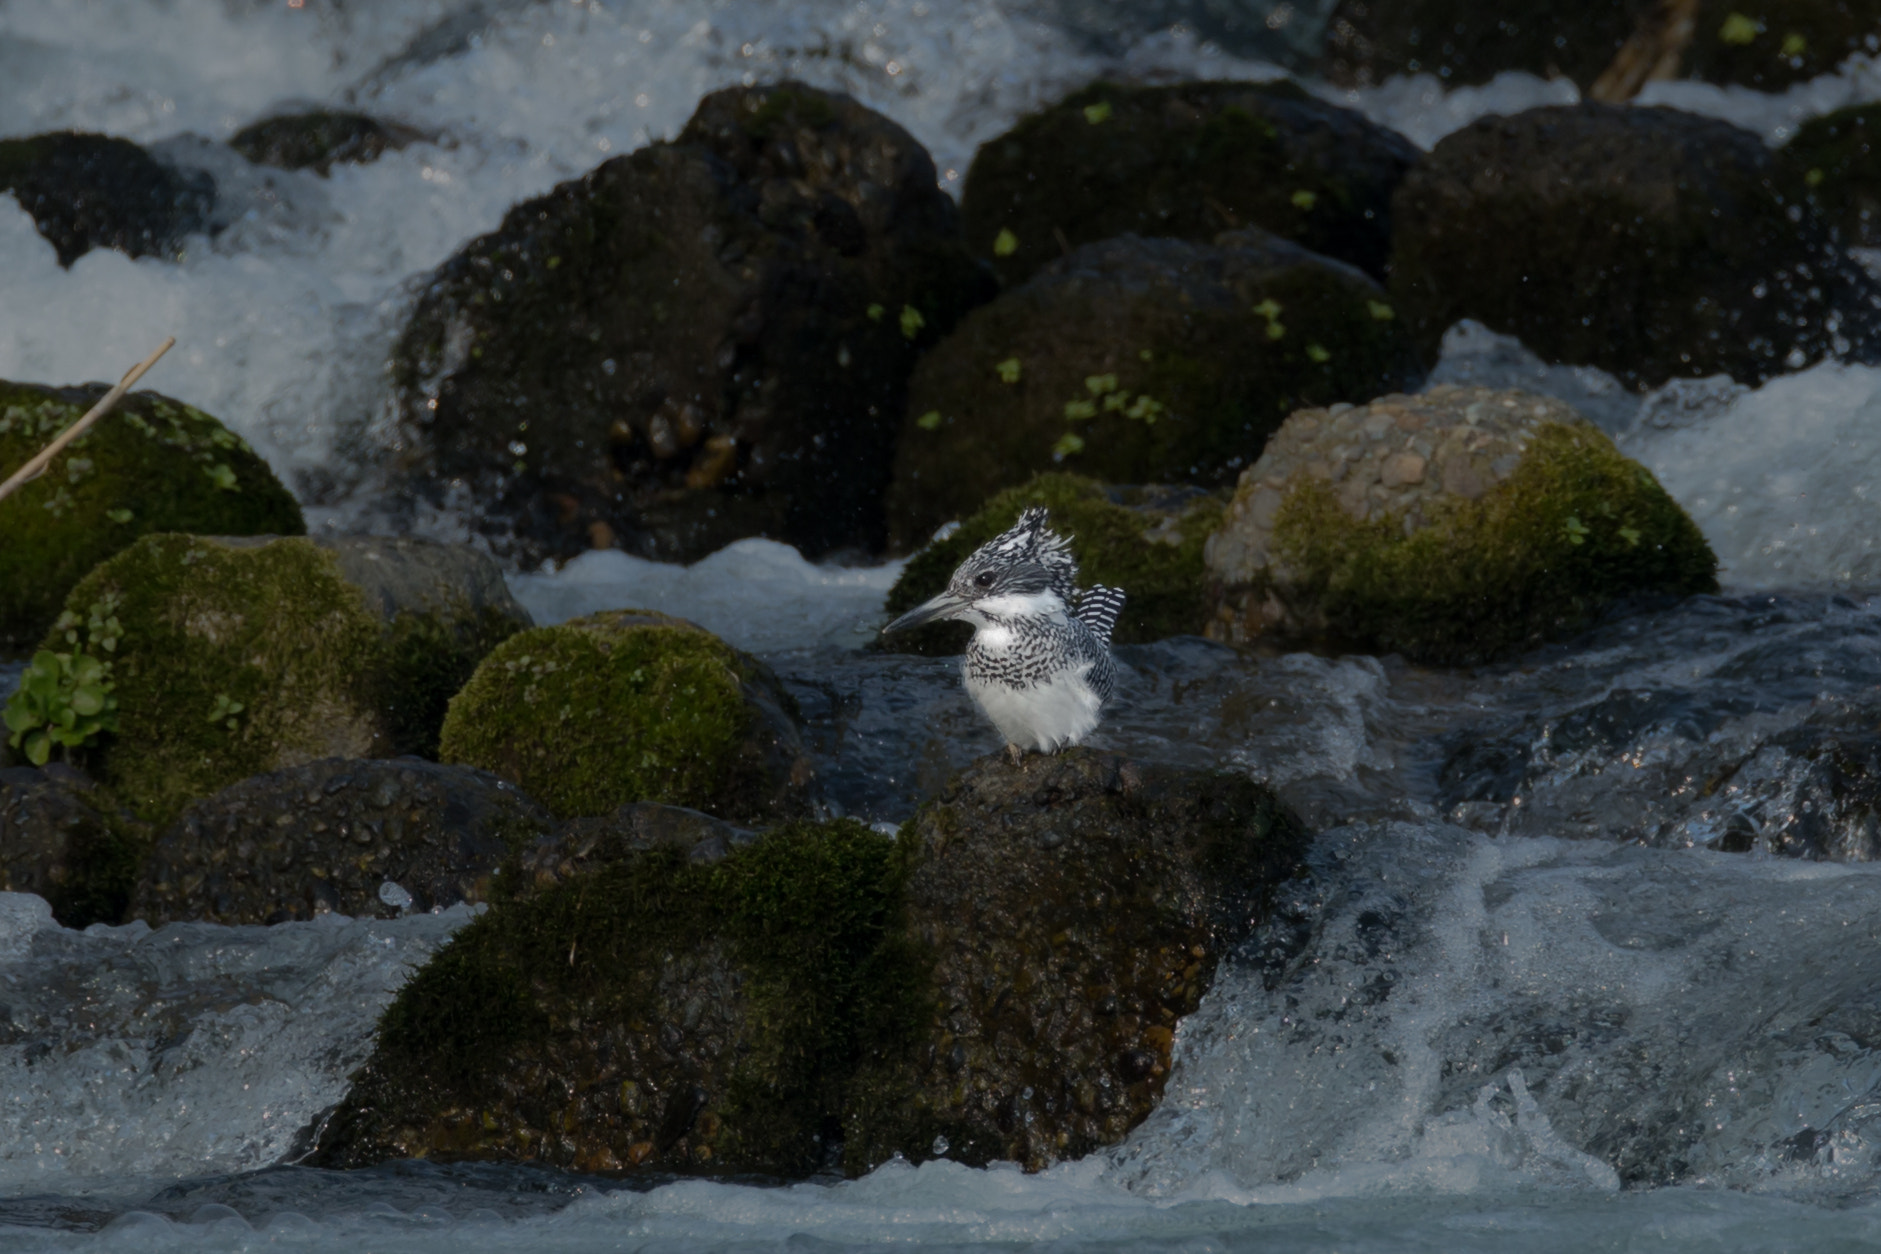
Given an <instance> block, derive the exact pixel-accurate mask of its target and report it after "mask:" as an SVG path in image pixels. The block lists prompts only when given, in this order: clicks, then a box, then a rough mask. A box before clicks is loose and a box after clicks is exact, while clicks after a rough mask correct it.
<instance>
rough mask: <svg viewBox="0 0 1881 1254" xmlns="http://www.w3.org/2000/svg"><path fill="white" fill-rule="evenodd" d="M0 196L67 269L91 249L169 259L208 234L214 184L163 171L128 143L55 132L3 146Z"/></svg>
mask: <svg viewBox="0 0 1881 1254" xmlns="http://www.w3.org/2000/svg"><path fill="white" fill-rule="evenodd" d="M0 192H12V193H13V195H14V198H15V199H17V200H18V201H19V202H20V207H21V208H22V209H24V210H26V212H28V213H30V214H32V215H33V222H34V224H35V225H37V226H38V228H39V233H40V234H41V235H43V236H45V237H46V239H47V240H49V241H50V242H51V244H52V247H53V250H54V251H55V252H56V253H57V254H58V257H59V264H60V265H62V266H70V265H71V264H72V263H73V262H74V261H77V260H78V259H79V258H80V257H82V256H84V255H85V254H86V253H88V252H90V251H91V250H92V249H94V248H114V249H116V250H117V251H119V252H121V253H127V254H129V255H130V256H132V257H144V256H150V255H153V254H154V255H157V256H171V255H174V254H175V253H176V251H177V250H178V248H179V247H180V246H181V244H182V241H183V237H184V236H185V235H187V234H189V233H190V232H192V231H202V230H206V229H208V226H209V216H210V211H211V210H212V209H214V207H215V200H216V188H215V181H214V180H213V179H211V178H210V177H209V176H208V175H207V174H204V173H202V172H200V171H184V170H178V169H176V168H174V167H172V166H168V165H164V164H163V163H162V162H160V161H158V160H156V159H155V158H154V157H152V156H151V155H150V154H149V153H147V152H145V151H144V150H143V149H142V148H140V147H138V146H137V145H136V144H134V143H132V142H131V141H130V140H128V139H118V138H116V137H114V136H109V135H91V134H85V133H83V132H79V131H54V132H49V133H47V134H44V135H31V136H28V137H26V138H24V139H0Z"/></svg>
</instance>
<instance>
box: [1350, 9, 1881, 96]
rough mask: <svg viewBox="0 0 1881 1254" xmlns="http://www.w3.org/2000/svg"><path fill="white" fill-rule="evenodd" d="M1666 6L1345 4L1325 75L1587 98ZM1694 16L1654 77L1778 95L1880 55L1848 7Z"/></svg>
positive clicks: (1873, 28) (1871, 30) (1872, 30)
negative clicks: (1557, 85) (1522, 87)
mask: <svg viewBox="0 0 1881 1254" xmlns="http://www.w3.org/2000/svg"><path fill="white" fill-rule="evenodd" d="M1662 8H1663V5H1662V4H1661V3H1660V0H1542V2H1541V3H1534V4H1527V5H1523V6H1522V8H1521V9H1520V10H1519V11H1516V10H1511V9H1510V8H1509V6H1507V5H1501V4H1494V3H1488V2H1486V0H1340V3H1339V4H1338V7H1337V8H1335V9H1334V10H1333V14H1332V19H1331V22H1330V23H1329V25H1328V27H1327V35H1326V51H1325V54H1324V57H1323V60H1322V61H1321V69H1322V72H1323V73H1325V74H1326V76H1327V77H1328V78H1330V79H1332V80H1333V81H1334V82H1337V83H1343V84H1351V85H1359V84H1371V83H1381V82H1383V81H1384V80H1385V79H1387V78H1389V77H1391V76H1392V75H1393V74H1418V73H1423V74H1432V75H1435V76H1436V77H1437V78H1438V79H1440V80H1442V82H1443V83H1444V84H1445V86H1455V85H1462V84H1465V83H1486V82H1488V81H1489V80H1490V79H1492V78H1494V77H1495V76H1496V75H1497V74H1500V73H1502V72H1503V71H1506V70H1521V71H1525V72H1527V73H1529V74H1535V75H1538V76H1541V77H1543V78H1556V77H1566V78H1570V79H1572V80H1573V81H1574V83H1575V85H1576V86H1578V87H1579V88H1581V90H1582V91H1583V92H1584V91H1586V89H1587V88H1588V87H1589V86H1590V85H1592V84H1593V82H1594V81H1595V80H1596V79H1598V78H1599V77H1600V75H1601V72H1602V71H1603V70H1605V69H1606V68H1607V67H1608V66H1609V65H1611V64H1612V63H1613V61H1614V58H1615V57H1616V56H1617V55H1618V54H1619V52H1620V49H1621V46H1622V45H1624V44H1625V43H1626V42H1627V40H1628V39H1629V38H1632V37H1633V35H1634V34H1635V32H1637V31H1639V30H1641V28H1642V27H1643V26H1645V25H1647V24H1649V23H1652V22H1653V21H1654V20H1655V18H1658V17H1659V11H1660V10H1661V9H1662ZM1692 9H1693V10H1694V12H1693V14H1692V24H1691V29H1690V34H1689V38H1688V39H1687V40H1685V41H1675V43H1677V51H1676V55H1674V56H1673V57H1672V58H1671V59H1670V62H1669V64H1668V65H1666V66H1665V67H1664V68H1663V69H1660V70H1659V72H1658V73H1656V74H1655V75H1654V77H1659V78H1694V79H1700V80H1703V81H1705V82H1709V83H1738V84H1742V85H1744V86H1747V87H1755V88H1758V89H1760V90H1763V91H1780V90H1782V89H1783V88H1785V87H1788V86H1790V85H1791V84H1792V83H1800V82H1805V81H1807V80H1809V79H1812V78H1815V77H1817V76H1818V75H1822V74H1828V73H1830V72H1832V71H1833V70H1834V69H1835V67H1836V66H1837V65H1838V64H1840V63H1841V62H1842V61H1843V60H1845V59H1846V58H1847V57H1848V56H1850V55H1851V54H1854V53H1861V52H1867V53H1873V52H1875V51H1877V50H1878V49H1881V18H1878V17H1877V15H1876V13H1875V11H1874V8H1873V6H1872V5H1869V4H1864V3H1856V2H1851V0H1700V2H1699V3H1697V4H1695V5H1693V6H1692ZM1661 20H1662V19H1661Z"/></svg>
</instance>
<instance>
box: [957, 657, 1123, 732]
mask: <svg viewBox="0 0 1881 1254" xmlns="http://www.w3.org/2000/svg"><path fill="white" fill-rule="evenodd" d="M1090 670H1091V664H1090V663H1089V662H1086V663H1084V664H1083V665H1081V666H1077V667H1073V668H1071V669H1068V670H1063V671H1059V672H1058V673H1056V674H1054V675H1052V676H1051V677H1050V678H1049V679H1047V680H1044V681H1043V682H1040V683H1037V684H1033V685H1030V686H1027V687H1024V688H1014V687H1012V686H1011V685H1009V684H1003V683H998V682H991V683H989V682H987V681H985V680H976V679H975V678H974V677H973V676H972V675H968V676H967V677H966V678H967V694H968V695H969V696H971V697H972V698H973V700H974V703H975V704H976V705H978V706H979V707H980V709H981V710H983V711H985V713H986V717H987V718H989V719H991V720H993V726H995V727H997V728H999V731H1000V734H1001V735H1003V736H1005V738H1006V742H1007V743H1008V744H1015V745H1018V746H1019V747H1020V748H1022V749H1037V750H1040V751H1042V752H1044V753H1052V752H1055V751H1056V750H1058V749H1060V748H1062V747H1064V746H1065V745H1075V744H1077V743H1078V741H1080V740H1082V739H1083V738H1084V737H1085V736H1086V735H1087V734H1088V733H1089V732H1090V730H1091V729H1092V728H1093V727H1096V726H1097V714H1098V708H1099V707H1100V706H1101V705H1102V704H1103V701H1102V700H1101V699H1100V698H1099V697H1098V695H1097V694H1096V693H1095V692H1093V691H1091V686H1090V685H1089V684H1087V683H1085V682H1084V677H1085V676H1086V675H1088V674H1089V673H1090Z"/></svg>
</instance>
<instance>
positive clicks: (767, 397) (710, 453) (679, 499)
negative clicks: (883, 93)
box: [393, 84, 994, 564]
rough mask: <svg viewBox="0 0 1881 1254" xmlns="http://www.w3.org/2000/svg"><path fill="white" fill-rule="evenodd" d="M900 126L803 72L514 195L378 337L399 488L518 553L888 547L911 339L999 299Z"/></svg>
mask: <svg viewBox="0 0 1881 1254" xmlns="http://www.w3.org/2000/svg"><path fill="white" fill-rule="evenodd" d="M993 283H994V280H993V279H992V276H991V275H990V274H988V273H987V272H986V271H985V270H984V268H982V267H981V266H980V265H979V264H978V263H976V262H974V261H973V260H972V259H971V258H970V257H969V256H968V254H967V252H966V249H965V247H964V245H962V244H961V242H960V239H959V234H958V227H957V225H956V221H955V212H954V208H953V203H952V202H951V201H950V200H949V199H948V198H947V196H946V195H945V194H944V193H942V192H941V191H940V190H939V188H938V187H937V186H936V184H935V173H934V165H933V162H932V160H931V159H930V158H929V157H928V155H927V153H926V152H925V151H924V150H923V149H922V148H921V146H920V145H919V144H918V143H917V142H916V141H915V140H914V138H913V137H912V136H910V135H909V134H908V133H907V132H906V131H904V130H902V129H901V128H900V127H898V126H896V125H895V124H893V123H892V122H889V121H888V120H887V119H886V118H883V117H882V116H881V115H879V114H876V113H874V112H872V111H870V110H868V109H865V108H863V107H862V106H861V105H858V104H857V103H855V102H854V101H853V100H850V99H848V98H847V97H845V96H838V95H831V94H828V93H824V92H821V91H817V90H814V89H812V88H808V87H803V86H800V85H795V84H781V85H777V86H772V87H761V88H732V89H728V90H726V91H721V92H717V93H714V94H713V95H711V96H708V97H706V99H705V100H704V101H703V102H702V103H701V104H700V106H699V109H698V112H697V113H696V114H695V115H694V117H693V119H692V121H691V122H689V123H688V124H687V126H686V129H685V130H684V132H683V133H682V134H681V135H680V137H679V139H678V140H677V141H676V142H674V143H672V144H657V145H654V146H652V147H649V148H645V149H642V150H641V151H639V152H636V153H633V154H631V155H628V156H623V157H617V158H615V159H613V160H611V161H608V162H606V163H604V164H603V165H601V166H599V167H597V168H596V169H594V170H593V171H590V172H589V173H588V174H587V175H585V176H584V177H582V178H580V179H577V180H574V181H572V182H569V183H564V184H562V185H561V186H560V187H558V188H556V189H555V190H554V191H552V192H550V193H549V194H548V195H547V196H544V197H541V198H538V199H536V200H532V201H529V202H527V203H525V204H522V205H518V206H517V207H516V208H515V209H513V210H511V211H510V213H509V214H508V215H507V216H506V217H505V219H504V222H503V225H502V226H501V227H500V228H499V229H498V230H497V231H495V232H494V233H492V234H490V235H487V236H484V237H482V238H481V239H478V240H475V241H473V242H472V243H470V244H469V245H468V246H467V247H466V248H464V249H463V251H461V252H460V253H458V255H457V256H455V257H453V258H452V259H451V260H449V261H447V262H446V263H445V264H444V265H443V266H442V267H441V268H440V269H439V270H438V271H437V272H436V273H435V274H434V275H433V276H432V280H431V283H430V284H429V286H428V287H427V288H426V290H425V293H424V295H423V297H422V298H421V299H420V301H419V303H418V307H417V309H416V310H415V312H414V313H413V314H412V317H411V319H410V321H409V322H408V324H407V325H406V327H405V330H404V332H403V334H402V335H401V337H400V339H399V342H398V345H397V347H396V349H395V351H394V355H393V356H394V381H395V384H396V392H397V406H398V416H399V421H400V424H401V428H402V430H403V431H404V433H405V437H406V440H407V442H408V448H407V454H406V458H405V462H404V465H403V467H402V469H401V470H400V472H399V473H400V474H401V476H402V477H403V481H404V482H405V483H406V484H407V485H408V486H409V488H410V490H411V491H412V492H413V493H415V494H416V495H417V496H418V497H420V498H425V499H437V500H443V499H445V498H447V497H449V498H451V499H454V500H462V501H465V502H474V503H475V507H476V509H477V510H478V511H479V526H480V527H481V529H482V530H483V531H484V532H485V533H486V534H487V535H488V536H489V537H490V539H491V540H492V542H493V543H494V544H495V545H496V546H497V547H498V548H499V550H501V551H504V552H506V553H509V554H511V555H513V556H515V557H516V558H517V559H519V560H521V561H522V562H524V563H526V564H533V563H534V562H537V561H540V560H542V559H543V558H546V557H567V556H570V555H572V554H574V553H577V552H580V551H582V550H584V549H587V548H590V547H610V546H614V545H618V546H619V547H622V548H625V549H628V550H629V551H631V552H634V553H638V554H640V555H642V556H647V557H657V558H662V559H666V560H692V559H695V558H698V557H701V556H704V555H705V554H707V553H710V552H712V551H714V550H716V549H718V548H719V547H721V546H723V545H724V544H726V543H728V542H730V541H732V540H735V539H738V538H740V537H744V536H752V535H766V536H770V537H772V538H775V539H779V540H783V541H786V542H788V543H791V544H795V545H797V546H798V547H800V548H802V549H803V550H804V551H805V552H807V553H809V554H812V555H815V554H819V553H823V552H826V551H828V550H830V549H833V548H839V547H845V546H860V547H863V548H868V549H878V548H880V547H881V545H882V542H883V538H884V528H883V521H882V513H881V503H880V502H881V492H882V488H883V487H884V486H885V484H886V481H887V476H888V471H889V465H890V458H891V456H892V453H893V448H894V441H895V435H896V431H897V429H898V426H899V423H900V419H901V414H902V410H903V408H904V405H903V402H904V398H905V396H906V385H907V377H908V371H909V369H910V367H911V365H912V363H913V360H914V356H915V354H916V352H917V351H918V350H919V349H920V348H923V347H925V346H927V345H929V344H931V343H933V342H934V341H935V340H936V339H938V337H939V336H940V335H942V334H944V333H945V332H946V331H947V330H948V329H949V328H951V327H952V326H953V324H954V322H955V321H956V320H957V319H958V318H959V317H960V315H961V313H963V312H964V311H965V310H966V309H967V308H969V307H970V306H972V305H973V304H975V303H977V302H979V301H981V300H983V299H985V298H986V297H987V296H988V295H990V293H991V289H992V287H993Z"/></svg>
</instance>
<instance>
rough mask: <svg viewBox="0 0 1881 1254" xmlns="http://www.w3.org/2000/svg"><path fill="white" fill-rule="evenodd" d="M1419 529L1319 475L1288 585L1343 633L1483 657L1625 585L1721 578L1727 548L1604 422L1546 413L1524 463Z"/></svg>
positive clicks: (1302, 502)
mask: <svg viewBox="0 0 1881 1254" xmlns="http://www.w3.org/2000/svg"><path fill="white" fill-rule="evenodd" d="M1432 508H1433V509H1436V510H1437V511H1438V512H1437V513H1436V516H1435V517H1433V518H1431V519H1429V520H1428V522H1427V525H1426V526H1425V527H1424V528H1422V529H1421V530H1418V531H1416V532H1415V533H1413V534H1411V535H1409V536H1406V535H1405V534H1404V525H1403V520H1402V518H1401V517H1399V516H1398V515H1395V514H1391V515H1386V516H1384V517H1381V518H1377V519H1374V520H1371V521H1361V520H1359V519H1356V518H1354V517H1352V515H1350V514H1348V513H1346V512H1345V510H1344V509H1342V508H1341V507H1340V505H1339V502H1338V498H1337V496H1336V495H1335V493H1334V491H1333V489H1332V488H1331V487H1330V486H1329V485H1327V484H1325V483H1322V482H1320V481H1318V480H1311V479H1309V480H1306V481H1305V482H1301V483H1297V484H1296V485H1295V486H1293V487H1292V488H1291V489H1289V490H1288V492H1287V494H1286V497H1285V499H1284V500H1283V501H1282V503H1281V505H1280V511H1279V513H1278V515H1276V517H1275V520H1274V531H1273V546H1274V552H1275V554H1276V556H1277V557H1278V558H1279V559H1280V562H1281V564H1282V566H1284V568H1285V569H1286V571H1287V575H1286V585H1285V587H1284V589H1282V590H1281V593H1282V596H1283V599H1285V600H1286V601H1287V602H1288V603H1289V604H1291V605H1293V606H1295V607H1296V608H1297V609H1298V610H1299V611H1300V612H1301V615H1302V617H1303V618H1304V619H1306V620H1308V621H1312V622H1317V623H1319V624H1322V625H1323V628H1324V630H1325V632H1326V633H1327V635H1328V636H1330V637H1331V638H1332V639H1333V640H1334V641H1335V642H1338V643H1344V644H1347V645H1351V646H1354V647H1359V648H1364V649H1367V650H1369V651H1373V652H1399V653H1402V654H1404V655H1405V656H1406V657H1409V658H1411V659H1412V660H1414V661H1420V662H1430V663H1462V662H1476V661H1482V660H1485V659H1487V658H1492V657H1496V656H1499V655H1504V654H1507V653H1510V652H1513V651H1515V650H1517V649H1520V648H1524V647H1527V646H1530V645H1534V644H1537V643H1540V642H1542V641H1545V640H1550V639H1558V638H1560V637H1562V636H1564V635H1567V634H1570V633H1572V632H1574V631H1577V630H1580V629H1582V628H1584V627H1586V626H1587V625H1588V624H1589V623H1590V622H1591V621H1592V619H1593V616H1594V615H1595V614H1596V613H1598V612H1599V611H1600V609H1601V608H1602V607H1604V606H1606V605H1607V604H1609V603H1610V602H1612V601H1614V600H1615V599H1617V598H1620V597H1625V596H1631V595H1639V594H1664V595H1675V596H1684V595H1690V594H1693V593H1700V592H1715V591H1717V587H1718V581H1717V558H1716V557H1715V556H1714V555H1713V554H1712V552H1711V547H1710V545H1708V544H1707V543H1706V542H1705V538H1704V536H1703V534H1701V533H1700V532H1699V530H1698V527H1697V525H1696V524H1695V523H1693V522H1692V520H1691V519H1690V518H1689V517H1688V516H1687V515H1686V513H1685V511H1684V510H1682V509H1680V508H1679V506H1678V503H1677V502H1675V501H1674V500H1673V499H1672V498H1671V497H1670V496H1668V495H1667V494H1666V492H1665V489H1663V488H1661V487H1660V486H1659V483H1658V480H1656V479H1654V478H1653V477H1652V474H1651V472H1650V471H1648V470H1646V469H1645V468H1644V467H1642V466H1640V465H1639V464H1638V463H1636V462H1634V461H1632V460H1630V459H1629V458H1627V457H1626V456H1624V455H1623V454H1621V453H1620V451H1619V450H1618V449H1616V448H1614V446H1613V443H1612V441H1610V440H1608V439H1607V438H1606V437H1605V436H1604V435H1602V434H1601V433H1600V432H1599V431H1597V430H1595V429H1594V428H1592V427H1590V426H1586V425H1584V424H1582V425H1567V424H1563V423H1547V424H1544V425H1543V426H1542V427H1540V428H1539V429H1538V430H1537V431H1536V433H1535V436H1534V439H1533V440H1532V442H1531V443H1530V444H1529V446H1528V449H1527V452H1526V454H1525V455H1524V457H1523V460H1522V462H1521V464H1520V465H1519V466H1517V467H1516V469H1515V471H1514V473H1513V474H1511V475H1510V477H1509V478H1508V479H1507V480H1506V481H1504V482H1503V483H1502V484H1500V485H1498V486H1497V487H1496V488H1495V489H1494V490H1493V491H1491V492H1489V493H1488V494H1486V495H1485V496H1483V497H1482V498H1481V499H1479V500H1475V501H1465V500H1461V499H1457V498H1449V499H1447V500H1446V501H1445V502H1444V503H1443V504H1441V505H1439V506H1434V507H1432Z"/></svg>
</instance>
